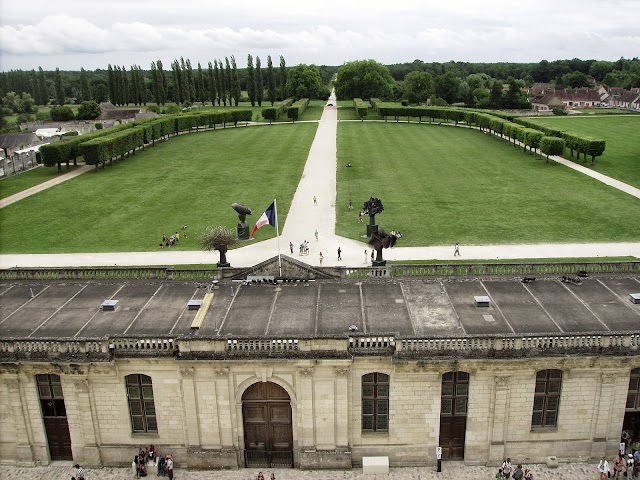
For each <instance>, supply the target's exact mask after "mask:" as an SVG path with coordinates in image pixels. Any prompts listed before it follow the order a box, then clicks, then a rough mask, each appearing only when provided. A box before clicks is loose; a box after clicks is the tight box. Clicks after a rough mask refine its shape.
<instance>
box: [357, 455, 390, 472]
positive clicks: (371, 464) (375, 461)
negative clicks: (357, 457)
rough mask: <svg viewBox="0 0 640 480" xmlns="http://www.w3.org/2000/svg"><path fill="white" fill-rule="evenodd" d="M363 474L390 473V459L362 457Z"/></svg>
mask: <svg viewBox="0 0 640 480" xmlns="http://www.w3.org/2000/svg"><path fill="white" fill-rule="evenodd" d="M362 473H364V474H375V473H385V474H387V473H389V457H362Z"/></svg>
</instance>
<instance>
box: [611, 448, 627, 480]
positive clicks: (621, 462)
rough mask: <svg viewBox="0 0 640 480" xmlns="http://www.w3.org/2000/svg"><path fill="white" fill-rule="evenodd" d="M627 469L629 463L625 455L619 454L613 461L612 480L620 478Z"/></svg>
mask: <svg viewBox="0 0 640 480" xmlns="http://www.w3.org/2000/svg"><path fill="white" fill-rule="evenodd" d="M626 469H627V461H626V460H625V459H624V454H623V453H618V455H616V458H614V459H613V474H612V475H611V478H620V474H621V473H622V472H624V471H626Z"/></svg>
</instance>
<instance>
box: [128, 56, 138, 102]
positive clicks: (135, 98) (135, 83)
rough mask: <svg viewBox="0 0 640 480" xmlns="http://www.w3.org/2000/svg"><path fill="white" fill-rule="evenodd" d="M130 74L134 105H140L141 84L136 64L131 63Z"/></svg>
mask: <svg viewBox="0 0 640 480" xmlns="http://www.w3.org/2000/svg"><path fill="white" fill-rule="evenodd" d="M129 75H130V82H129V85H131V101H132V102H133V104H134V105H138V103H139V99H140V91H139V86H140V84H139V83H138V79H137V72H136V66H135V65H131V67H129Z"/></svg>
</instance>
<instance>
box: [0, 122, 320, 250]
mask: <svg viewBox="0 0 640 480" xmlns="http://www.w3.org/2000/svg"><path fill="white" fill-rule="evenodd" d="M316 129H317V124H316V123H300V124H296V125H273V126H268V125H265V126H260V127H248V128H227V129H224V130H221V129H218V130H216V131H207V132H202V133H193V134H189V135H180V136H178V137H172V138H171V140H170V141H168V142H162V143H159V144H156V146H155V147H147V148H146V149H145V150H144V151H142V152H138V153H136V154H135V155H133V156H131V157H128V158H126V159H125V160H122V161H119V162H116V163H114V164H113V165H112V166H107V168H106V170H102V169H101V170H99V171H98V172H90V173H85V174H83V175H80V176H79V177H77V178H74V179H72V180H69V181H68V182H65V183H63V184H61V185H58V186H55V187H52V188H50V189H47V190H46V191H44V192H41V193H38V194H36V195H34V196H32V197H29V198H26V199H24V200H22V201H20V202H17V203H15V204H12V205H9V206H8V207H5V208H3V209H0V229H1V230H2V232H3V234H2V242H1V243H0V253H64V252H116V251H119V252H126V251H153V250H156V249H158V244H159V243H160V239H161V236H162V234H163V233H165V234H167V235H170V234H172V233H174V232H175V231H178V230H179V229H180V227H181V226H182V225H187V231H188V234H189V237H188V239H187V240H186V241H184V240H181V241H180V244H179V245H178V246H177V247H172V248H178V249H181V250H197V249H198V248H199V246H198V242H197V238H198V236H199V235H200V234H201V233H202V232H203V231H204V230H205V228H206V227H209V226H213V225H226V226H229V227H232V228H235V225H237V223H238V216H237V214H236V213H235V212H234V210H233V209H232V208H231V203H233V202H238V203H243V204H245V205H247V206H249V207H250V208H251V209H252V210H253V215H252V216H251V217H248V220H249V223H251V222H255V221H256V220H257V219H258V218H259V216H260V215H261V214H262V212H263V211H264V209H266V208H267V207H268V206H269V204H270V203H271V202H272V201H273V198H274V197H277V200H278V215H279V223H280V224H281V225H284V221H285V218H286V215H287V213H288V211H289V207H290V205H291V200H292V198H293V194H294V193H295V190H296V188H297V186H298V182H299V180H300V176H301V175H302V170H303V168H304V163H305V161H306V159H307V156H308V153H309V148H310V146H311V142H312V141H313V138H314V136H315V132H316ZM52 171H54V169H52ZM181 233H182V232H181ZM273 236H275V229H273V228H263V229H261V230H260V231H259V232H258V234H257V235H256V237H257V238H258V239H259V240H262V239H266V238H270V237H273Z"/></svg>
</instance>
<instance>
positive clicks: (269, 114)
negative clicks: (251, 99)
mask: <svg viewBox="0 0 640 480" xmlns="http://www.w3.org/2000/svg"><path fill="white" fill-rule="evenodd" d="M292 103H293V98H287V99H285V100H282V101H281V102H276V103H274V105H273V107H267V108H263V109H262V118H264V119H265V120H269V123H271V122H272V121H274V120H277V119H278V117H279V116H280V115H282V114H283V113H284V111H285V110H286V108H287V107H288V106H289V105H291V104H292Z"/></svg>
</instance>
